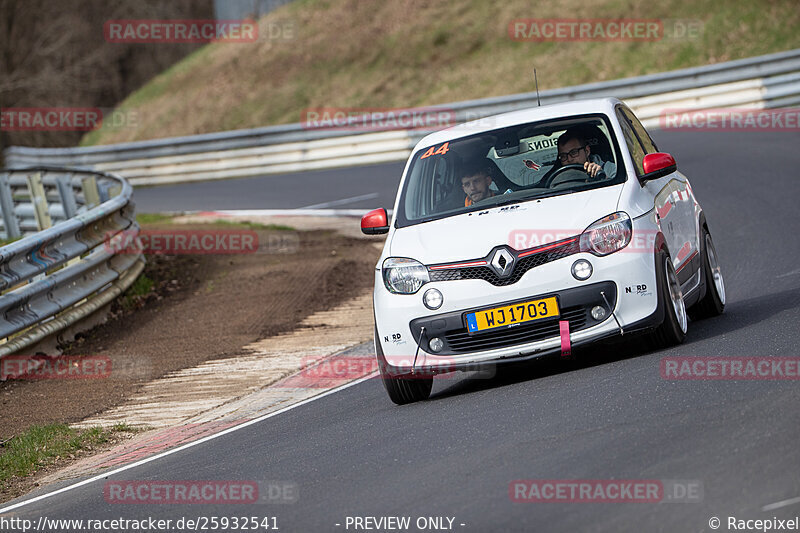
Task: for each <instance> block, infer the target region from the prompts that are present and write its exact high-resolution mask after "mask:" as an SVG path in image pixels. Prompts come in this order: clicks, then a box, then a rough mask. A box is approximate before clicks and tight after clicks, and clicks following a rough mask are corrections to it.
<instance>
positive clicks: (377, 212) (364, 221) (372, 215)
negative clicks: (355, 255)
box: [361, 207, 389, 235]
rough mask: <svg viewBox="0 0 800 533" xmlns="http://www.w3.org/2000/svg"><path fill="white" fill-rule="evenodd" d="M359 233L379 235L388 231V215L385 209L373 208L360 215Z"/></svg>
mask: <svg viewBox="0 0 800 533" xmlns="http://www.w3.org/2000/svg"><path fill="white" fill-rule="evenodd" d="M361 233H363V234H365V235H380V234H383V233H389V215H388V214H387V213H386V209H384V208H382V207H381V208H379V209H373V210H372V211H370V212H369V213H367V214H366V215H364V216H363V217H361Z"/></svg>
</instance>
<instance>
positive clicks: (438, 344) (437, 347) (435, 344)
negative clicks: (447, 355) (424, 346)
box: [428, 337, 444, 352]
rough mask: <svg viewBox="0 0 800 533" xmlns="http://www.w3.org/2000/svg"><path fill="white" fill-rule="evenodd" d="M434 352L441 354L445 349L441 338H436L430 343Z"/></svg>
mask: <svg viewBox="0 0 800 533" xmlns="http://www.w3.org/2000/svg"><path fill="white" fill-rule="evenodd" d="M428 346H430V348H431V351H432V352H441V351H442V348H444V342H443V341H442V339H440V338H439V337H434V338H432V339H431V341H430V342H429V343H428Z"/></svg>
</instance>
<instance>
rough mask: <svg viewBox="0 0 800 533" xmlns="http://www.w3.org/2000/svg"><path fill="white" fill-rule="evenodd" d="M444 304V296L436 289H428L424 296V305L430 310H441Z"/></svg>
mask: <svg viewBox="0 0 800 533" xmlns="http://www.w3.org/2000/svg"><path fill="white" fill-rule="evenodd" d="M442 302H444V296H442V293H441V292H439V291H438V290H436V289H428V290H427V291H425V294H423V295H422V303H424V304H425V307H427V308H428V309H439V308H440V307H441V306H442Z"/></svg>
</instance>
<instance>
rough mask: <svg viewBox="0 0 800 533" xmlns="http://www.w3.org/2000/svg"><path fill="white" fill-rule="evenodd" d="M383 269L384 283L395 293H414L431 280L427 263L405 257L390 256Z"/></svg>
mask: <svg viewBox="0 0 800 533" xmlns="http://www.w3.org/2000/svg"><path fill="white" fill-rule="evenodd" d="M382 271H383V284H384V285H386V289H387V290H388V291H389V292H393V293H395V294H414V293H415V292H417V291H418V290H419V289H420V287H422V286H423V285H425V284H426V283H428V282H429V281H430V280H431V278H430V277H429V276H428V269H427V268H426V267H425V265H423V264H422V263H420V262H419V261H414V260H413V259H406V258H405V257H389V258H388V259H386V260H385V261H384V262H383V268H382Z"/></svg>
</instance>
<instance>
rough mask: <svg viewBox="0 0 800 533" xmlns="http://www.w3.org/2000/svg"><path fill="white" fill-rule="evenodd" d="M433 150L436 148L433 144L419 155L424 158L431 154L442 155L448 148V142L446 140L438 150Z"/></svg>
mask: <svg viewBox="0 0 800 533" xmlns="http://www.w3.org/2000/svg"><path fill="white" fill-rule="evenodd" d="M434 150H436V147H435V146H431V147H430V148H428V151H427V152H425V153H424V154H422V155H421V156H420V159H425V158H426V157H430V156H432V155H444V154H446V153H447V151H448V150H450V143H449V142H446V143H444V144H443V145H441V146H440V147H439V149H438V150H436V151H434Z"/></svg>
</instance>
